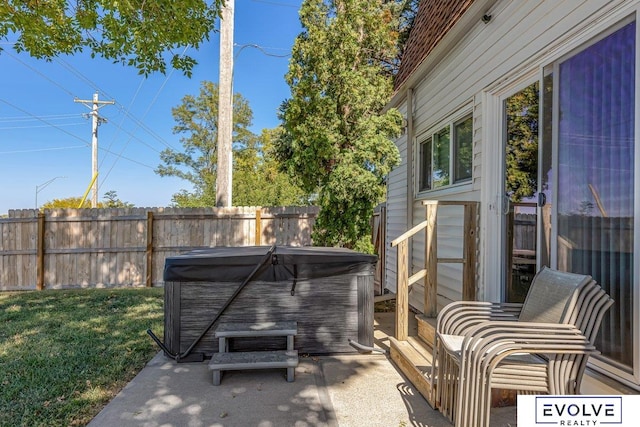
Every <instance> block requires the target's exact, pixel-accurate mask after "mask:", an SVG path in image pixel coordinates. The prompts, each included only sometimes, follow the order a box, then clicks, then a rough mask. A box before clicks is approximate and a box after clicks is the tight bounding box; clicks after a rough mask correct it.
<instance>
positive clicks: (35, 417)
mask: <svg viewBox="0 0 640 427" xmlns="http://www.w3.org/2000/svg"><path fill="white" fill-rule="evenodd" d="M162 302H163V293H162V289H159V288H142V289H76V290H46V291H35V292H3V293H0V324H2V328H0V366H2V369H0V389H1V390H2V391H1V392H0V426H34V427H36V426H84V425H87V424H88V423H89V421H91V419H92V418H93V417H95V416H96V415H97V414H98V412H99V411H100V410H101V409H102V408H103V407H104V405H106V404H107V403H108V402H109V401H110V400H111V399H113V398H114V397H115V395H116V394H117V393H118V392H119V391H120V389H122V388H123V387H124V386H125V385H126V384H127V382H128V381H130V380H131V379H133V377H134V376H135V375H136V374H137V373H138V372H139V371H140V369H142V368H143V367H144V365H145V363H147V362H148V361H149V360H150V359H151V358H152V357H153V355H154V354H156V353H157V351H158V348H157V347H156V346H155V344H154V343H153V341H152V340H151V339H150V338H149V336H147V334H146V333H145V331H146V330H147V329H148V328H152V329H153V330H154V331H155V332H156V333H157V334H159V335H160V336H162V328H163V316H162Z"/></svg>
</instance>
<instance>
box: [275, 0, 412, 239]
mask: <svg viewBox="0 0 640 427" xmlns="http://www.w3.org/2000/svg"><path fill="white" fill-rule="evenodd" d="M398 13H399V11H398V8H397V4H396V3H394V2H386V1H382V0H376V1H372V0H351V1H346V2H345V1H331V0H326V1H322V0H306V1H305V2H304V3H303V4H302V8H301V10H300V20H301V23H302V26H303V28H304V31H303V32H302V33H301V34H300V35H299V36H298V37H297V39H296V42H295V44H294V47H293V52H292V59H291V62H290V64H289V72H288V73H287V76H286V78H287V83H288V84H289V86H290V87H291V93H292V98H291V99H289V100H287V101H285V103H284V104H283V105H282V107H281V113H280V117H281V120H282V122H283V128H284V133H283V134H282V136H281V137H280V138H279V139H278V141H277V142H276V146H275V152H276V157H277V160H278V161H279V162H281V163H282V166H281V167H282V168H283V170H285V171H287V172H288V173H289V174H290V175H291V176H293V177H295V178H296V180H297V182H298V183H299V184H300V185H301V187H302V188H303V189H304V190H305V191H306V192H308V193H310V194H313V193H317V194H318V202H319V204H320V206H321V211H320V214H319V217H318V219H317V221H316V225H315V227H314V236H313V238H314V243H315V244H319V245H327V246H345V247H351V248H356V247H358V248H360V247H364V246H368V245H367V243H366V242H367V241H368V239H369V235H370V226H369V220H370V218H371V215H372V213H373V208H374V207H375V206H376V205H377V204H378V203H379V202H380V201H382V200H383V198H384V195H385V178H386V176H387V174H388V173H389V172H390V171H391V169H392V168H393V167H394V166H396V165H397V164H398V163H399V161H400V156H399V153H398V150H397V148H396V146H395V145H394V143H393V142H392V141H391V138H393V137H395V136H397V135H398V134H399V132H400V126H401V122H402V117H401V115H400V113H399V112H398V111H397V110H394V109H392V110H388V111H386V112H382V111H383V108H384V106H385V104H386V103H387V102H388V100H389V98H390V96H391V92H392V82H391V77H390V75H389V73H388V72H387V69H386V64H388V63H389V62H390V61H393V58H395V56H396V54H397V44H396V43H397V38H398V25H399V24H398Z"/></svg>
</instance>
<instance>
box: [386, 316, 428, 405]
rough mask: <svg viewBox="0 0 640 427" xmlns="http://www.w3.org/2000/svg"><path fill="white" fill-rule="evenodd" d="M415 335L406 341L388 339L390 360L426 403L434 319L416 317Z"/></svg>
mask: <svg viewBox="0 0 640 427" xmlns="http://www.w3.org/2000/svg"><path fill="white" fill-rule="evenodd" d="M416 319H417V322H418V328H417V335H409V336H408V338H407V340H406V341H399V340H397V339H396V338H393V337H389V342H390V353H391V360H392V361H393V363H394V364H395V365H396V366H397V367H398V369H400V370H401V371H402V373H403V374H404V375H406V376H407V378H408V379H409V381H411V383H412V384H413V385H414V386H415V387H416V389H417V390H418V391H419V392H420V394H421V395H422V396H423V397H424V398H425V399H426V401H427V402H429V404H430V405H431V407H434V402H433V401H432V399H431V367H432V358H431V355H432V351H433V337H434V335H435V319H433V318H428V317H425V316H423V315H417V316H416Z"/></svg>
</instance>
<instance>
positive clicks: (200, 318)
mask: <svg viewBox="0 0 640 427" xmlns="http://www.w3.org/2000/svg"><path fill="white" fill-rule="evenodd" d="M269 252H271V253H269ZM376 261H377V257H376V256H375V255H368V254H363V253H359V252H355V251H351V250H348V249H342V248H324V247H291V246H277V247H267V246H249V247H234V248H231V247H215V248H207V249H202V250H195V251H192V252H189V253H186V254H183V255H179V256H174V257H170V258H167V259H166V261H165V269H164V282H165V285H164V289H165V292H164V315H165V324H164V341H165V342H164V344H165V346H166V348H167V350H168V351H169V352H170V353H173V354H182V353H184V352H187V351H189V353H190V354H191V355H194V354H195V355H200V356H202V357H205V358H206V357H210V356H211V355H212V354H213V353H214V352H216V351H217V350H218V343H217V341H216V340H215V339H214V335H213V334H214V331H215V325H216V324H218V323H221V322H251V323H253V322H277V321H296V322H297V323H298V335H297V336H296V338H295V348H296V349H297V350H298V351H299V352H300V353H301V354H304V353H307V354H332V353H349V352H354V351H355V350H354V348H353V347H352V346H351V345H350V344H349V340H353V341H357V342H358V343H360V344H362V345H365V346H369V347H370V346H373V297H374V284H373V281H374V271H375V264H376ZM252 273H255V274H253V276H252V278H251V280H249V281H248V282H247V281H246V279H247V278H248V277H249V276H250V275H251V274H252ZM242 285H244V287H242V290H241V291H240V292H239V293H237V296H236V297H235V299H233V300H232V301H231V302H229V301H230V298H231V297H232V296H233V295H234V293H236V292H237V291H238V289H239V288H240V287H241V286H242ZM227 304H228V306H227V307H226V309H225V310H224V311H223V312H222V314H220V312H221V310H222V309H223V308H224V307H225V305H227ZM217 316H219V318H218V319H217V320H215V322H213V320H214V319H215V318H216V317H217ZM212 322H213V323H212ZM209 326H211V327H210V328H209V329H207V328H208V327H209ZM205 330H206V333H205ZM232 345H233V346H234V350H257V349H268V348H272V347H273V348H275V347H277V346H279V345H281V343H279V342H277V339H275V338H260V339H257V340H256V339H255V338H254V339H252V340H250V341H249V340H246V341H242V340H240V339H238V340H237V342H234V343H233V344H232ZM189 349H191V350H189Z"/></svg>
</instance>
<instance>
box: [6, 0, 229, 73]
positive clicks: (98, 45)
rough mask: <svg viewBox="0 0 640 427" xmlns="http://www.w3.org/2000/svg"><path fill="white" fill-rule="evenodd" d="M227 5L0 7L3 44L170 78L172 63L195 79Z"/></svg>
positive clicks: (185, 0) (170, 0) (88, 2)
mask: <svg viewBox="0 0 640 427" xmlns="http://www.w3.org/2000/svg"><path fill="white" fill-rule="evenodd" d="M221 4H222V0H214V1H206V0H181V1H174V0H154V1H146V0H128V1H121V2H119V1H112V0H82V1H67V0H54V1H25V0H6V1H3V2H1V3H0V38H4V39H8V38H9V36H12V37H13V36H16V37H17V41H16V42H15V43H14V45H13V48H14V49H15V50H16V51H18V52H21V51H26V52H28V53H29V54H30V55H31V56H34V57H36V58H41V59H47V60H51V59H52V58H53V57H56V56H59V55H62V54H73V53H76V52H79V51H82V50H84V49H89V51H90V52H91V55H92V56H101V57H104V58H106V59H108V60H112V61H114V62H120V63H123V64H126V65H128V66H132V67H135V68H137V69H138V70H139V73H140V74H144V75H148V74H150V73H152V72H154V71H160V72H162V73H164V72H165V71H166V68H167V62H170V64H171V66H173V67H174V68H176V69H179V70H182V71H183V72H184V73H185V74H186V75H189V76H190V75H191V70H192V69H193V66H194V64H195V60H194V59H193V58H191V57H189V56H181V55H180V53H181V51H182V50H183V48H185V47H192V48H194V49H197V48H198V47H199V46H200V44H201V43H202V42H203V41H204V40H208V38H209V34H210V33H211V32H212V31H214V25H215V21H216V18H217V17H218V16H219V14H220V8H221Z"/></svg>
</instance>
